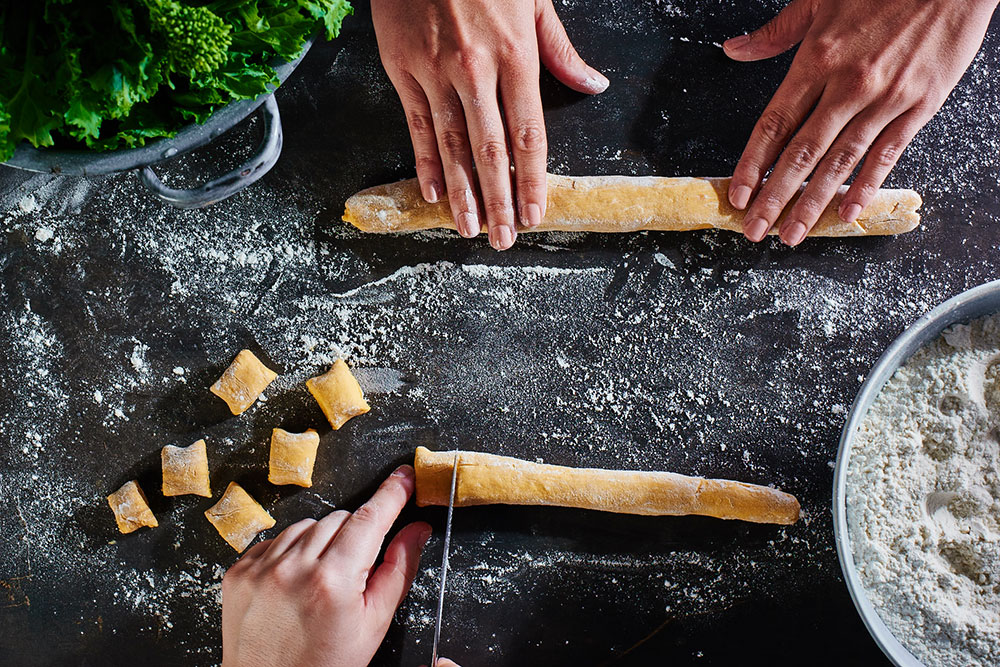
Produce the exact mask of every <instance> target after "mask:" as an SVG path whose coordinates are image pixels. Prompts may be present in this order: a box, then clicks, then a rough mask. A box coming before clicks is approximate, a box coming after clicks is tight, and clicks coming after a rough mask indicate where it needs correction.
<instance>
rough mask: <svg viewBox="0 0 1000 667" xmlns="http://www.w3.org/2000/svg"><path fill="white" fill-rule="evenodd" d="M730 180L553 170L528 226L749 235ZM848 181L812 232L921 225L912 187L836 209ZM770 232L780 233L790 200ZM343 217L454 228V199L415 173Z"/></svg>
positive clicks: (357, 222) (381, 224)
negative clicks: (537, 219)
mask: <svg viewBox="0 0 1000 667" xmlns="http://www.w3.org/2000/svg"><path fill="white" fill-rule="evenodd" d="M729 181H730V179H728V178H687V177H677V178H666V177H660V176H556V175H554V174H549V176H548V183H549V187H548V204H547V208H546V214H545V219H544V220H543V221H542V224H541V225H539V226H538V227H535V228H533V229H527V230H521V231H533V232H549V231H571V232H636V231H642V230H657V231H690V230H696V229H710V228H713V227H714V228H718V229H726V230H729V231H734V232H740V233H742V229H743V227H742V221H743V214H744V212H743V211H740V210H738V209H736V208H733V207H732V206H731V205H730V204H729V198H728V194H727V193H728V191H729ZM845 192H847V187H846V186H842V187H841V188H840V190H839V191H838V192H837V194H836V195H835V196H834V198H833V201H831V202H830V204H829V205H828V206H827V207H826V210H824V211H823V214H822V215H821V216H820V219H819V221H818V222H817V223H816V226H815V227H813V228H812V230H810V232H809V236H884V235H890V234H902V233H904V232H909V231H911V230H913V229H914V228H916V226H917V225H918V224H919V223H920V214H919V213H917V209H918V208H920V205H921V203H922V201H921V199H920V195H918V194H917V193H916V192H914V191H913V190H887V189H885V190H879V191H878V192H877V193H876V194H875V198H874V199H873V200H872V202H871V203H870V204H869V205H868V207H867V208H865V210H864V211H862V212H861V215H860V216H859V217H858V219H857V220H856V221H855V222H852V223H848V222H844V221H843V220H841V219H840V217H839V216H838V215H837V208H838V206H839V205H840V202H841V200H842V199H843V196H844V193H845ZM795 199H797V196H796V197H795V198H794V199H793V200H792V202H790V203H789V205H788V206H786V207H785V211H784V212H783V213H782V215H781V217H779V218H778V221H777V224H775V226H774V228H773V229H772V231H771V234H776V233H777V229H778V228H779V227H780V225H781V222H782V220H784V218H785V215H786V214H787V211H788V210H789V208H790V207H791V204H792V203H793V202H794V201H795ZM344 220H345V221H346V222H349V223H351V224H352V225H354V226H355V227H357V228H358V229H360V230H362V231H365V232H374V233H388V232H411V231H417V230H421V229H434V228H448V229H455V223H454V221H453V220H452V217H451V209H450V208H449V205H448V200H447V198H444V199H442V200H440V201H438V202H437V203H434V204H429V203H427V202H426V201H424V198H423V197H422V196H421V195H420V186H419V184H418V183H417V180H416V179H415V178H414V179H410V180H406V181H399V182H398V183H390V184H386V185H379V186H376V187H374V188H368V189H367V190H362V191H361V192H359V193H357V194H355V195H354V196H352V197H351V198H350V199H348V200H347V205H346V208H345V211H344Z"/></svg>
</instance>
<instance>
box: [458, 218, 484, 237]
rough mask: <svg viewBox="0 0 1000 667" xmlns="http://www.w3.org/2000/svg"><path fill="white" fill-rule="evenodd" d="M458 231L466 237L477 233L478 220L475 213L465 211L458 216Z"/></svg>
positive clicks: (474, 235)
mask: <svg viewBox="0 0 1000 667" xmlns="http://www.w3.org/2000/svg"><path fill="white" fill-rule="evenodd" d="M458 233H459V234H461V235H462V236H464V237H465V238H467V239H471V238H475V237H476V236H477V235H478V234H479V220H478V219H477V218H476V214H475V213H469V212H465V213H462V214H460V215H459V216H458Z"/></svg>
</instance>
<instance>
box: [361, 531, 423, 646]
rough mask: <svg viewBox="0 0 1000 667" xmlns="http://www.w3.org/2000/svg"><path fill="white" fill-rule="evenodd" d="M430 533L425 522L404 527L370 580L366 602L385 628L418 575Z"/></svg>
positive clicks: (366, 591) (366, 590)
mask: <svg viewBox="0 0 1000 667" xmlns="http://www.w3.org/2000/svg"><path fill="white" fill-rule="evenodd" d="M430 536H431V527H430V526H429V525H428V524H426V523H424V522H422V521H418V522H416V523H411V524H410V525H408V526H406V527H405V528H403V529H402V530H401V531H399V532H398V533H397V534H396V537H394V538H392V541H391V542H389V546H388V547H386V549H385V558H383V559H382V564H381V565H379V566H378V568H377V569H376V570H375V572H374V573H373V574H372V575H371V577H370V578H369V579H368V587H367V588H366V589H365V605H366V606H368V607H370V608H371V609H372V611H373V612H374V613H375V615H376V618H377V619H378V620H379V621H380V622H382V623H383V624H384V625H385V626H386V627H388V625H389V622H390V621H391V620H392V615H393V614H395V613H396V607H398V606H399V605H400V604H401V603H402V602H403V598H405V597H406V594H407V592H409V590H410V584H412V583H413V579H414V577H416V576H417V568H418V567H419V565H420V554H421V553H422V552H423V550H424V545H425V544H427V539H428V538H429V537H430Z"/></svg>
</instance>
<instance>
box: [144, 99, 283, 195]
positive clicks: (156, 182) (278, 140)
mask: <svg viewBox="0 0 1000 667" xmlns="http://www.w3.org/2000/svg"><path fill="white" fill-rule="evenodd" d="M257 113H258V114H260V118H261V121H262V122H263V124H264V136H263V138H262V139H261V142H260V145H259V146H258V147H257V151H256V152H255V153H254V155H253V156H251V157H250V159H248V160H247V161H246V162H244V163H243V164H242V165H240V166H239V167H237V168H236V169H233V170H232V171H230V172H228V173H226V174H223V175H222V176H218V177H216V178H213V179H212V180H210V181H209V182H208V183H205V184H204V185H200V186H198V187H196V188H191V189H178V188H171V187H169V186H167V185H164V183H163V181H161V180H160V179H159V177H158V176H157V175H156V172H154V171H153V169H152V168H151V167H149V166H145V167H142V169H141V170H140V171H139V179H140V180H141V181H142V182H143V184H144V185H145V186H146V187H147V188H149V191H150V192H152V193H153V194H154V195H156V196H157V197H158V198H159V199H160V200H161V201H164V202H166V203H168V204H170V205H171V206H175V207H177V208H204V207H206V206H211V205H212V204H214V203H216V202H220V201H222V200H223V199H225V198H227V197H231V196H233V195H234V194H236V193H237V192H239V191H240V190H242V189H243V188H245V187H247V186H248V185H250V184H251V183H254V182H256V181H257V180H258V179H259V178H260V177H261V176H263V175H264V174H266V173H267V172H269V171H270V170H271V167H273V166H274V164H275V163H276V162H277V161H278V156H280V155H281V144H282V134H281V115H280V114H279V113H278V103H277V102H276V101H275V99H274V95H273V94H272V95H269V96H268V97H267V99H266V100H264V104H262V105H261V107H260V108H259V109H258V111H257Z"/></svg>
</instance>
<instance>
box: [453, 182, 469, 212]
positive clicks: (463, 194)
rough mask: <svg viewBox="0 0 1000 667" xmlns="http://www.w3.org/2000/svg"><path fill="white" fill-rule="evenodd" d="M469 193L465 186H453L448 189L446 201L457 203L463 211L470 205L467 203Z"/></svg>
mask: <svg viewBox="0 0 1000 667" xmlns="http://www.w3.org/2000/svg"><path fill="white" fill-rule="evenodd" d="M469 193H470V190H469V189H468V188H466V187H465V186H459V185H454V186H452V187H450V188H448V201H451V202H457V203H458V204H459V205H460V208H461V209H462V210H463V211H464V210H465V209H466V208H467V207H468V206H471V205H472V202H470V201H469Z"/></svg>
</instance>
